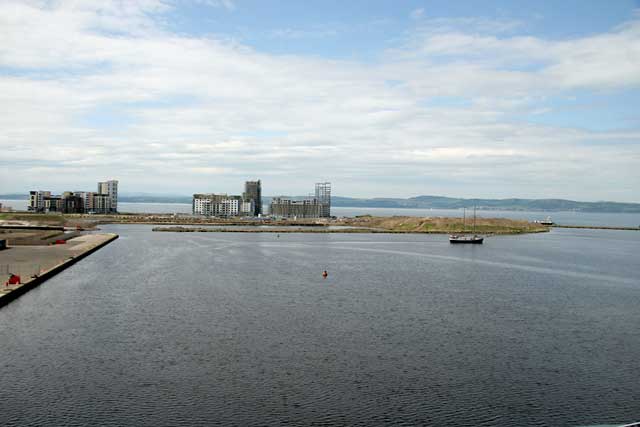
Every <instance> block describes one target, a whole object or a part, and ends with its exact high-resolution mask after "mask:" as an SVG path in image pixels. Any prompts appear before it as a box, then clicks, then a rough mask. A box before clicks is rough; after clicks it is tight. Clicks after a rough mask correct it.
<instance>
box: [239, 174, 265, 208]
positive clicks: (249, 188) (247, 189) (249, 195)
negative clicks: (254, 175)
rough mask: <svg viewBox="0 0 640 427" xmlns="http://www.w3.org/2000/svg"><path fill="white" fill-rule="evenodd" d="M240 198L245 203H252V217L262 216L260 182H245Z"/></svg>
mask: <svg viewBox="0 0 640 427" xmlns="http://www.w3.org/2000/svg"><path fill="white" fill-rule="evenodd" d="M242 198H243V199H244V200H245V201H247V202H250V201H253V205H254V208H253V216H260V215H261V214H262V184H261V183H260V180H257V181H246V182H245V183H244V193H242Z"/></svg>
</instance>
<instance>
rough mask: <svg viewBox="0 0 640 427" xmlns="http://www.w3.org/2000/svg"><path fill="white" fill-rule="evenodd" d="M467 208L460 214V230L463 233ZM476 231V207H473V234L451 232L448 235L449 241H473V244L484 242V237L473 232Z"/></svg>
mask: <svg viewBox="0 0 640 427" xmlns="http://www.w3.org/2000/svg"><path fill="white" fill-rule="evenodd" d="M466 213H467V210H466V209H465V210H464V213H463V216H462V231H463V233H464V229H465V222H466V218H467V214H466ZM475 232H476V207H475V206H474V207H473V233H474V234H473V235H466V234H451V235H449V243H474V244H482V242H484V237H482V236H478V235H477V234H475Z"/></svg>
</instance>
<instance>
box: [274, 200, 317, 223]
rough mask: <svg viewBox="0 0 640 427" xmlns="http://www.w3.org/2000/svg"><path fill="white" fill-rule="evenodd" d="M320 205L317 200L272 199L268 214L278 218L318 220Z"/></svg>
mask: <svg viewBox="0 0 640 427" xmlns="http://www.w3.org/2000/svg"><path fill="white" fill-rule="evenodd" d="M321 212H322V205H321V204H320V202H319V201H318V199H315V198H310V199H303V200H293V199H290V198H286V197H274V198H273V199H272V200H271V205H270V206H269V213H270V214H271V215H272V216H275V217H280V218H293V219H297V218H320V214H321Z"/></svg>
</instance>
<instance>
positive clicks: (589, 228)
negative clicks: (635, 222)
mask: <svg viewBox="0 0 640 427" xmlns="http://www.w3.org/2000/svg"><path fill="white" fill-rule="evenodd" d="M551 227H553V228H585V229H588V230H623V231H640V226H638V227H607V226H600V225H557V224H553V225H552V226H551Z"/></svg>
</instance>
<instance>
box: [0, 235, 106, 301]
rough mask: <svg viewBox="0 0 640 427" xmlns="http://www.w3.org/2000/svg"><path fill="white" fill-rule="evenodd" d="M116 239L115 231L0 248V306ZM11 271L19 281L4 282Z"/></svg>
mask: <svg viewBox="0 0 640 427" xmlns="http://www.w3.org/2000/svg"><path fill="white" fill-rule="evenodd" d="M117 238H118V235H117V234H111V233H110V234H87V235H83V236H79V237H75V238H72V239H69V240H68V241H67V242H66V243H65V244H60V245H48V246H44V245H38V246H9V247H8V248H7V249H5V250H2V251H0V307H1V306H3V305H6V304H8V303H9V302H11V301H13V300H14V299H16V298H17V297H19V296H20V295H22V294H24V293H26V292H27V291H29V290H31V289H33V288H35V287H36V286H38V285H40V284H41V283H42V282H44V281H46V280H47V279H49V278H51V277H53V276H55V275H56V274H58V273H59V272H61V271H63V270H65V269H66V268H68V267H70V266H71V265H73V264H75V263H76V262H78V261H79V260H81V259H82V258H84V257H86V256H88V255H90V254H91V253H93V252H95V251H97V250H98V249H100V248H102V247H103V246H105V245H107V244H109V243H110V242H112V241H114V240H115V239H117ZM11 274H15V275H18V276H20V278H21V283H19V284H10V285H5V282H7V281H8V279H9V277H10V276H11Z"/></svg>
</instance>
